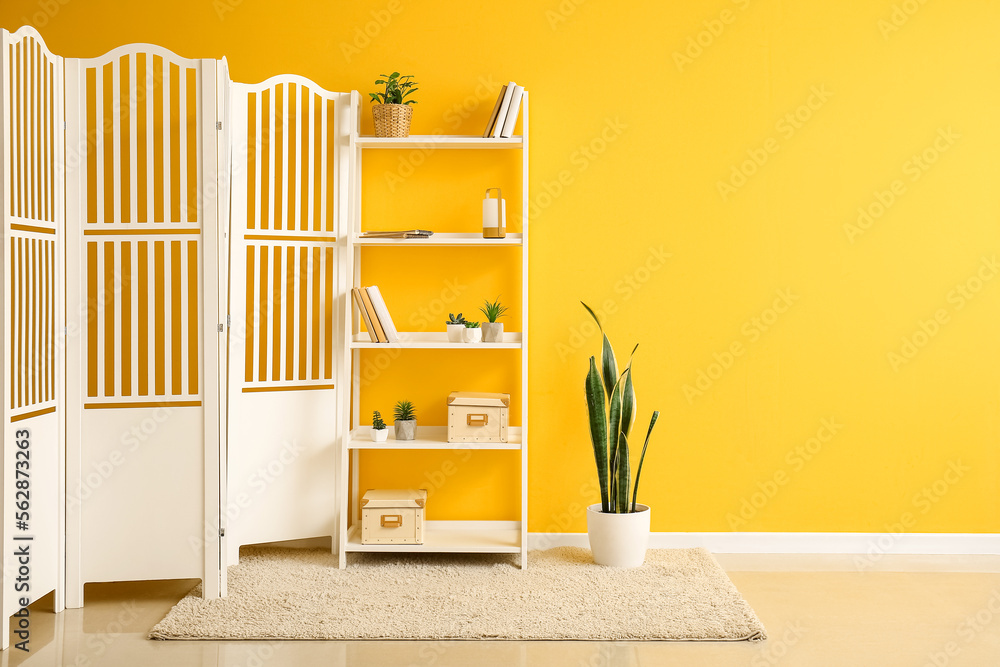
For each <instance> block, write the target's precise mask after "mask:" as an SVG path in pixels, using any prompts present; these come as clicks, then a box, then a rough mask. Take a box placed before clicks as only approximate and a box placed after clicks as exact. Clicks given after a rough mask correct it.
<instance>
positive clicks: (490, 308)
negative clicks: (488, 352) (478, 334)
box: [479, 297, 509, 343]
mask: <svg viewBox="0 0 1000 667" xmlns="http://www.w3.org/2000/svg"><path fill="white" fill-rule="evenodd" d="M479 310H481V311H482V313H483V315H485V316H486V319H488V320H489V322H483V326H482V329H483V342H484V343H502V342H503V322H497V320H498V319H500V318H501V317H503V316H504V313H506V312H507V311H508V310H509V309H508V308H507V306H502V305H500V297H497V298H496V299H495V300H494V301H492V302H490V300H489V299H487V300H486V303H484V304H483V306H482V307H481V308H480V309H479Z"/></svg>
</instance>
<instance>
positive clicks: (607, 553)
mask: <svg viewBox="0 0 1000 667" xmlns="http://www.w3.org/2000/svg"><path fill="white" fill-rule="evenodd" d="M635 508H636V510H638V511H636V512H634V513H632V514H605V513H604V512H602V511H601V504H600V503H598V504H596V505H591V506H590V507H588V508H587V536H588V537H589V538H590V550H591V551H592V552H593V554H594V562H595V563H597V564H598V565H606V566H608V567H639V566H640V565H642V563H643V562H644V561H645V560H646V549H647V548H648V547H649V514H650V512H649V507H648V506H647V505H640V504H638V503H636V506H635Z"/></svg>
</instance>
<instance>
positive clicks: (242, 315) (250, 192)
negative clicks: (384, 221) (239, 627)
mask: <svg viewBox="0 0 1000 667" xmlns="http://www.w3.org/2000/svg"><path fill="white" fill-rule="evenodd" d="M230 104H231V113H230V117H231V123H230V130H231V131H230V139H231V141H232V166H231V171H230V173H231V175H232V184H231V187H232V212H231V218H230V244H231V245H230V247H231V252H230V301H229V304H230V311H229V312H230V315H231V316H232V326H231V328H230V336H229V360H230V364H229V405H228V409H229V420H228V423H229V437H228V452H227V454H228V456H227V466H226V470H227V471H228V480H227V482H226V488H227V491H226V495H225V497H226V498H227V502H226V504H225V505H226V507H225V509H226V511H225V512H224V522H225V537H224V538H223V542H224V544H225V546H224V550H225V553H226V554H227V563H230V564H231V563H235V562H237V561H238V559H239V548H240V546H241V545H244V544H252V543H259V542H270V541H281V540H292V539H300V538H310V537H322V536H330V537H331V539H332V538H333V536H335V535H336V510H337V502H338V494H337V493H336V489H335V481H336V466H337V448H336V445H337V437H338V436H337V410H336V401H335V393H334V387H335V385H336V386H338V387H339V385H340V373H341V372H342V369H341V366H342V364H341V363H340V356H341V355H340V350H341V348H342V346H343V344H344V341H343V336H342V332H341V329H342V327H341V324H340V318H339V316H338V315H337V313H340V312H343V307H342V305H339V304H341V302H340V301H339V299H341V298H343V297H342V294H341V293H342V291H343V288H342V284H343V278H342V276H341V275H340V273H341V268H342V267H341V265H340V263H339V262H338V256H339V253H340V250H339V247H338V241H337V233H338V228H339V221H340V220H341V219H343V218H345V217H346V216H345V215H342V214H341V211H340V207H341V206H343V205H345V203H346V197H345V196H343V193H341V192H339V191H338V188H339V187H341V186H340V185H338V184H339V183H340V180H339V177H340V175H341V174H340V169H341V167H340V166H339V165H338V164H337V159H336V156H337V154H338V150H340V149H341V148H343V147H345V145H346V141H347V140H348V139H347V132H348V131H349V127H350V120H349V118H350V115H351V110H350V104H349V95H347V94H341V93H329V92H327V91H324V90H322V89H321V88H319V87H318V86H316V85H315V84H314V83H312V82H310V81H308V80H307V79H303V78H302V77H298V76H280V77H274V78H272V79H269V80H268V81H266V82H264V83H261V84H258V85H245V84H239V83H234V84H232V86H231V94H230ZM341 152H344V151H341ZM343 180H344V181H345V184H344V187H345V188H346V180H347V179H346V174H345V178H344V179H343ZM345 192H346V189H345ZM341 245H342V242H341Z"/></svg>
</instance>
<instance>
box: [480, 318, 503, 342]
mask: <svg viewBox="0 0 1000 667" xmlns="http://www.w3.org/2000/svg"><path fill="white" fill-rule="evenodd" d="M479 326H480V328H482V330H483V342H484V343H502V342H503V322H483V323H482V324H480V325H479Z"/></svg>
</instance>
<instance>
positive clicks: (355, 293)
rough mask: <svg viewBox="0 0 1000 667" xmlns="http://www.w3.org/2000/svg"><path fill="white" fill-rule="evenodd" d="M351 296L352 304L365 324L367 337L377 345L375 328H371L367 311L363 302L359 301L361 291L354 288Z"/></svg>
mask: <svg viewBox="0 0 1000 667" xmlns="http://www.w3.org/2000/svg"><path fill="white" fill-rule="evenodd" d="M351 295H352V296H353V297H354V303H355V304H356V305H357V307H358V310H359V311H360V312H361V319H362V320H364V322H365V331H367V332H368V337H369V338H371V339H372V342H373V343H377V342H378V336H376V335H375V327H374V326H372V320H371V317H369V316H368V309H367V308H365V302H364V301H363V300H362V299H361V290H360V289H359V288H357V287H355V288H353V289H352V290H351Z"/></svg>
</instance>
